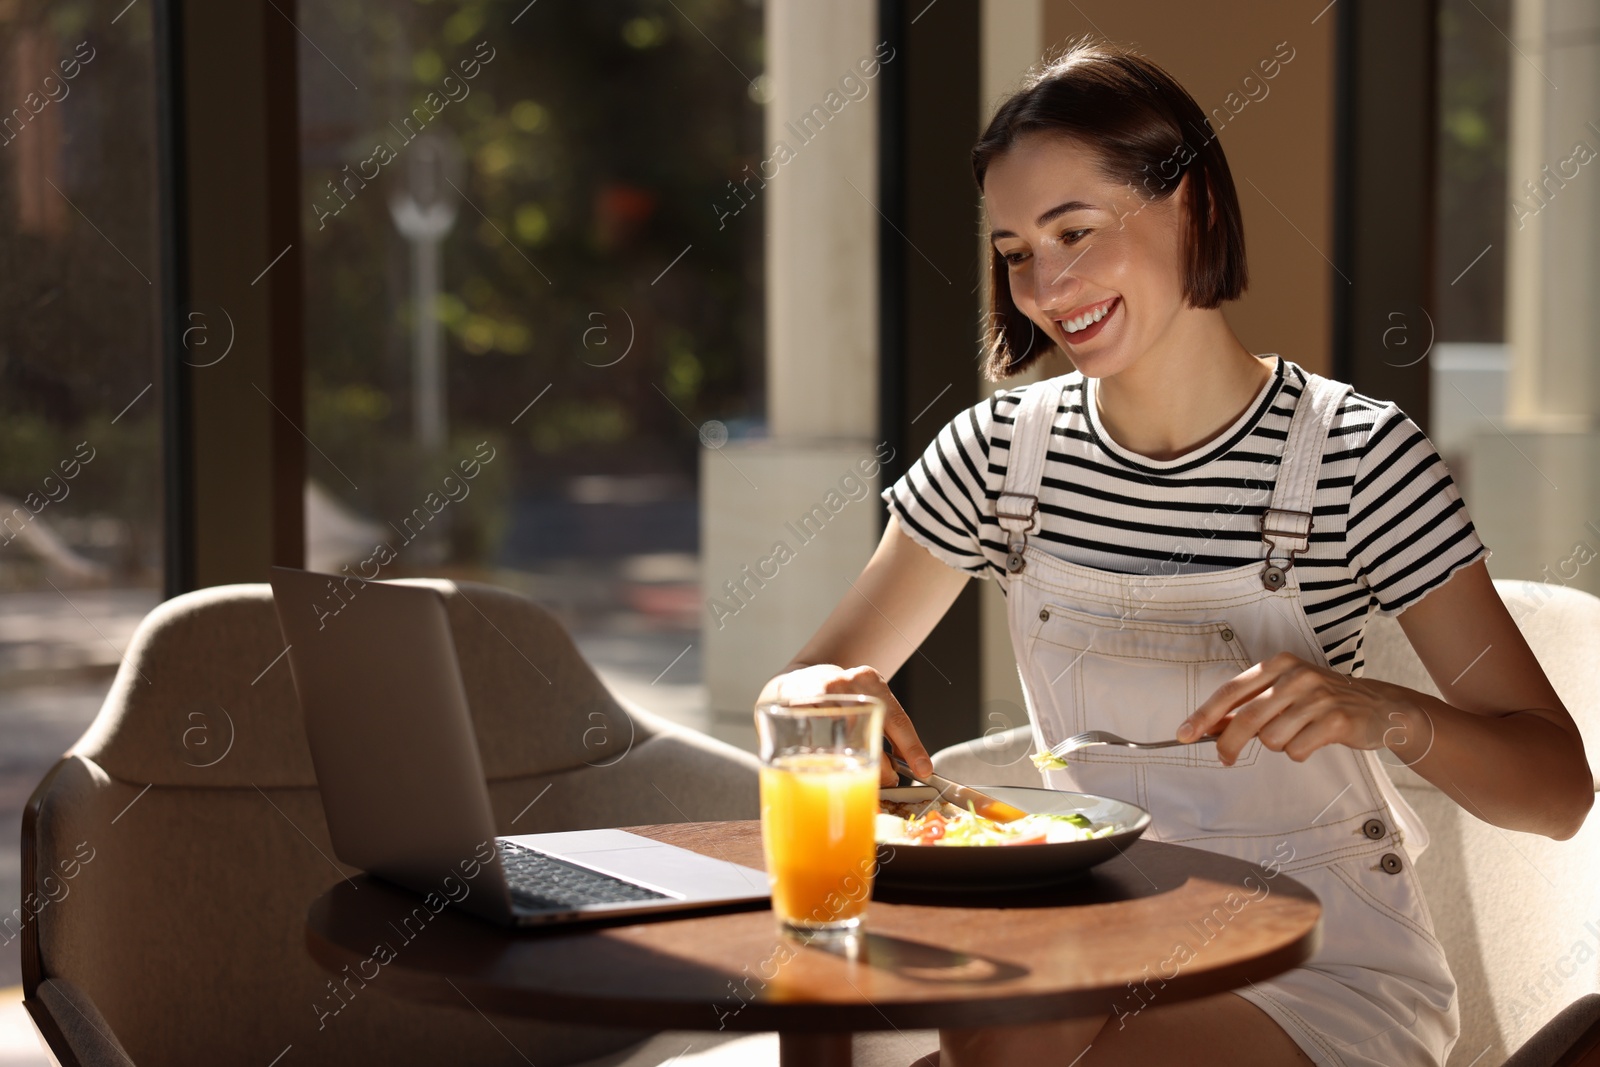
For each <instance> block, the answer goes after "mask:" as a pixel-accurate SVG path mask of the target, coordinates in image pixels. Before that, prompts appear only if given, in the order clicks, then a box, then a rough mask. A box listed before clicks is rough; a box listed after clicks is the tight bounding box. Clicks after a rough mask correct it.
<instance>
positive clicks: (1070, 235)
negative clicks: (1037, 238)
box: [1061, 230, 1089, 245]
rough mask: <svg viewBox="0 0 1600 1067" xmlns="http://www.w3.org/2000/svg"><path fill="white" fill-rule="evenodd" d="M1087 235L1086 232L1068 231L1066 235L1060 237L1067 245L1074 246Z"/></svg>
mask: <svg viewBox="0 0 1600 1067" xmlns="http://www.w3.org/2000/svg"><path fill="white" fill-rule="evenodd" d="M1088 233H1089V231H1088V230H1068V231H1067V232H1066V233H1064V234H1062V235H1061V239H1062V240H1064V241H1066V242H1067V244H1069V245H1075V244H1077V243H1078V242H1079V241H1081V240H1083V238H1084V237H1085V236H1087V235H1088Z"/></svg>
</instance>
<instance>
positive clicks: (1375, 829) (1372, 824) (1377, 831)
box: [1361, 819, 1384, 841]
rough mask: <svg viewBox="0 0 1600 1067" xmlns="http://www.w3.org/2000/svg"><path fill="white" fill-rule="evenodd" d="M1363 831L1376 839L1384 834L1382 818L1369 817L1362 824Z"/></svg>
mask: <svg viewBox="0 0 1600 1067" xmlns="http://www.w3.org/2000/svg"><path fill="white" fill-rule="evenodd" d="M1361 832H1362V833H1364V834H1366V835H1367V836H1368V837H1370V838H1372V839H1373V840H1374V841H1376V840H1377V839H1378V838H1380V837H1382V836H1383V834H1384V829H1383V820H1382V819H1368V820H1367V821H1366V822H1365V823H1363V824H1362V827H1361Z"/></svg>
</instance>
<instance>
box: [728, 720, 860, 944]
mask: <svg viewBox="0 0 1600 1067" xmlns="http://www.w3.org/2000/svg"><path fill="white" fill-rule="evenodd" d="M755 711H756V736H757V738H758V739H759V742H760V756H761V841H762V846H763V848H764V850H765V852H766V859H767V881H768V883H769V884H770V886H771V887H772V910H773V913H774V914H775V915H776V916H777V918H778V924H779V927H780V928H781V929H783V930H785V931H787V932H790V933H795V934H800V935H804V936H808V937H811V936H824V937H834V936H841V935H848V934H850V933H852V932H854V931H856V930H857V929H859V928H860V926H861V922H862V917H863V916H864V915H865V913H866V910H867V900H868V898H869V897H871V895H872V879H873V875H875V874H876V873H877V846H876V844H875V843H874V839H873V824H874V822H875V821H876V817H877V811H878V760H879V757H880V755H881V754H882V752H883V741H882V738H883V713H884V705H883V701H882V700H880V699H878V698H877V697H874V696H866V695H863V694H857V693H828V694H822V695H818V696H810V697H796V698H791V699H780V700H776V701H771V702H767V703H762V704H758V705H756V709H755Z"/></svg>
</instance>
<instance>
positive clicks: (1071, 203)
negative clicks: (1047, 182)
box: [989, 200, 1095, 241]
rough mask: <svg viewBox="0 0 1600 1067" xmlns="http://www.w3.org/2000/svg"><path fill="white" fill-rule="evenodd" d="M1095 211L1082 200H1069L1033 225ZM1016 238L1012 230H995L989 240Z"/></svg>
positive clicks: (1042, 216) (1035, 221)
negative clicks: (1069, 214) (1069, 215)
mask: <svg viewBox="0 0 1600 1067" xmlns="http://www.w3.org/2000/svg"><path fill="white" fill-rule="evenodd" d="M1093 210H1095V206H1094V205H1093V204H1086V203H1084V202H1083V201H1082V200H1068V201H1067V202H1066V203H1065V204H1057V205H1056V206H1055V207H1053V208H1051V209H1050V210H1049V211H1046V212H1045V213H1044V214H1043V215H1040V216H1039V217H1038V218H1037V219H1034V220H1033V224H1034V225H1035V226H1048V225H1050V223H1051V221H1052V220H1054V219H1058V218H1060V217H1061V216H1062V215H1065V214H1066V213H1067V212H1069V211H1093ZM1015 236H1016V234H1014V233H1012V232H1011V231H1010V230H994V231H992V232H991V233H990V234H989V240H991V241H998V240H999V239H1000V238H1002V237H1015Z"/></svg>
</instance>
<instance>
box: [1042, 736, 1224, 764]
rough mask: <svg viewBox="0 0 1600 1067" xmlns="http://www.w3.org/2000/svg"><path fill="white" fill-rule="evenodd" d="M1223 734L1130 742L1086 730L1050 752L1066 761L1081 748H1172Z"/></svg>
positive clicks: (1194, 743)
mask: <svg viewBox="0 0 1600 1067" xmlns="http://www.w3.org/2000/svg"><path fill="white" fill-rule="evenodd" d="M1221 736H1222V735H1221V734H1206V735H1205V736H1203V737H1197V738H1195V739H1194V740H1193V741H1179V740H1177V739H1176V738H1174V739H1173V740H1171V741H1129V740H1128V739H1127V738H1126V737H1118V736H1117V735H1116V734H1113V733H1107V732H1106V731H1105V730H1086V731H1084V732H1083V733H1081V734H1073V735H1072V736H1071V737H1069V738H1067V739H1066V740H1065V741H1063V742H1061V743H1060V744H1059V745H1056V746H1055V747H1054V748H1052V749H1051V750H1050V755H1052V756H1054V757H1056V758H1057V759H1066V758H1067V755H1068V753H1071V752H1076V751H1077V750H1078V749H1080V748H1088V747H1089V746H1090V745H1126V746H1127V747H1129V748H1171V747H1172V746H1174V745H1198V744H1199V743H1200V742H1202V741H1215V740H1216V739H1217V738H1218V737H1221Z"/></svg>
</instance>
